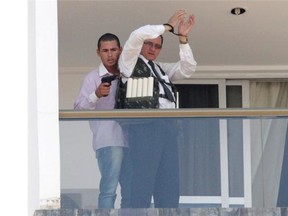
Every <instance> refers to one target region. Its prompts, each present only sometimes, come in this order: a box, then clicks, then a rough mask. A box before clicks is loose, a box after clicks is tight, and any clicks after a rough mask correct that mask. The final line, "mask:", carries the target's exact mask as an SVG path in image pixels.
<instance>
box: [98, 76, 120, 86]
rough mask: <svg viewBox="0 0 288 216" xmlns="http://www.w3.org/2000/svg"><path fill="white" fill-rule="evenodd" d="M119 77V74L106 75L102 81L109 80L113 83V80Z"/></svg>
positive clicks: (108, 81)
mask: <svg viewBox="0 0 288 216" xmlns="http://www.w3.org/2000/svg"><path fill="white" fill-rule="evenodd" d="M117 77H118V75H112V76H105V77H102V79H101V82H102V83H105V82H107V83H109V85H111V82H112V81H113V80H115V79H116V78H117Z"/></svg>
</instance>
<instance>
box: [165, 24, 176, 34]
mask: <svg viewBox="0 0 288 216" xmlns="http://www.w3.org/2000/svg"><path fill="white" fill-rule="evenodd" d="M163 25H164V27H165V29H166V30H167V31H169V32H174V27H173V26H172V25H171V24H169V23H165V24H163ZM167 27H168V28H167Z"/></svg>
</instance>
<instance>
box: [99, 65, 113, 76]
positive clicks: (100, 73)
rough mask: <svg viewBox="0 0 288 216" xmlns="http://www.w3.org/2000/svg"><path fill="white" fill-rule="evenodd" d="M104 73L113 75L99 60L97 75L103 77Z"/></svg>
mask: <svg viewBox="0 0 288 216" xmlns="http://www.w3.org/2000/svg"><path fill="white" fill-rule="evenodd" d="M105 75H113V74H111V73H109V72H108V70H107V69H106V67H105V66H104V64H103V63H102V62H101V63H100V65H99V76H100V77H103V76H105Z"/></svg>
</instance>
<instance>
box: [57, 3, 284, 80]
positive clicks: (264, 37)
mask: <svg viewBox="0 0 288 216" xmlns="http://www.w3.org/2000/svg"><path fill="white" fill-rule="evenodd" d="M234 7H243V8H245V9H246V10H247V11H246V13H245V14H243V15H240V16H235V15H232V14H231V13H230V11H231V9H232V8H234ZM177 9H185V10H186V11H187V13H191V14H194V15H195V16H196V24H195V27H194V28H193V30H192V32H191V33H190V35H189V41H190V45H191V46H192V49H193V52H194V55H195V59H196V61H197V63H198V71H197V74H198V77H201V74H202V75H203V74H204V76H206V77H207V76H210V75H211V76H212V77H213V76H214V77H217V74H222V76H225V74H226V76H228V75H227V74H230V77H235V78H237V77H243V75H245V76H247V77H249V74H250V75H251V74H252V75H251V77H252V78H253V77H254V78H255V77H256V78H257V76H258V77H260V78H261V77H264V78H265V77H270V76H274V77H276V78H287V77H288V75H287V74H288V12H287V10H288V0H285V1H284V0H282V1H280V0H270V1H268V0H249V1H244V0H242V1H236V0H222V1H220V0H211V1H206V0H198V1H196V0H190V1H189V0H186V1H167V0H161V1H149V0H148V1H143V0H142V1H139V0H134V1H96V0H94V1H82V0H81V1H80V0H78V1H70V0H58V21H59V32H58V34H59V66H60V68H84V67H85V68H89V67H95V66H96V65H98V63H99V59H98V57H97V55H96V52H95V50H96V44H97V40H98V38H99V36H101V35H102V34H103V33H106V32H112V33H115V34H117V35H118V36H119V38H120V40H121V43H122V45H124V43H125V41H126V39H127V38H128V36H129V34H130V33H131V31H133V30H134V29H136V28H138V27H139V26H142V25H145V24H162V23H166V22H167V21H168V19H169V18H170V16H171V15H172V14H173V12H174V11H175V10H177ZM177 59H178V38H177V36H174V35H173V34H171V33H165V34H164V48H163V50H162V52H161V54H160V57H159V60H161V61H166V62H173V61H176V60H177ZM197 74H196V75H197ZM239 74H240V75H239ZM219 77H221V75H219Z"/></svg>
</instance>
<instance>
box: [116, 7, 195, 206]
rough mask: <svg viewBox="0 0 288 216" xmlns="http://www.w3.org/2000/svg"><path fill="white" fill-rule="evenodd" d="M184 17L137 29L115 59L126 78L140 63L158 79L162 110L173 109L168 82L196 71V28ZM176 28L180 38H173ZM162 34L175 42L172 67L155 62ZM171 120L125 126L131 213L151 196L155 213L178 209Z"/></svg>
mask: <svg viewBox="0 0 288 216" xmlns="http://www.w3.org/2000/svg"><path fill="white" fill-rule="evenodd" d="M185 15H186V12H185V11H184V10H178V11H176V12H175V13H174V14H173V16H172V17H171V18H170V19H169V21H168V23H166V24H163V25H146V26H143V27H140V28H139V29H136V30H135V31H133V32H132V33H131V35H130V37H129V39H128V40H127V42H126V44H125V45H124V47H123V50H122V53H121V55H120V58H119V68H120V73H122V75H123V76H124V77H127V78H128V77H131V76H133V75H134V74H133V73H135V71H134V68H135V66H138V68H139V65H138V64H139V62H142V63H144V64H146V66H145V67H149V68H150V73H151V76H153V77H155V78H156V77H157V80H158V81H159V95H160V97H159V108H161V109H163V108H168V109H171V108H175V107H176V103H175V102H176V98H175V94H174V95H173V94H172V98H171V96H170V97H169V96H168V93H169V92H168V93H167V92H166V91H165V89H164V88H166V89H169V90H170V91H171V92H172V87H171V86H172V84H171V81H172V82H173V81H175V80H179V79H184V78H189V77H190V76H191V75H192V74H193V73H194V71H195V69H196V64H197V63H196V61H195V60H194V57H193V53H192V49H191V48H190V46H189V44H188V33H189V32H190V30H191V29H192V27H193V26H194V16H193V15H189V17H188V19H187V20H186V18H185ZM177 24H178V33H174V27H175V26H176V25H177ZM166 31H170V32H172V33H174V34H176V35H178V37H179V42H180V45H179V48H180V53H179V55H180V60H179V61H178V62H176V63H163V62H157V63H156V59H157V57H158V55H159V54H160V51H161V48H162V45H163V36H162V34H163V33H164V32H166ZM139 59H140V61H139ZM142 63H141V64H142ZM153 67H154V68H155V70H156V71H155V70H153ZM140 68H141V66H140ZM156 73H158V74H156ZM160 81H161V82H160ZM163 85H165V86H163ZM174 121H175V120H166V119H156V120H153V121H152V122H151V121H149V124H148V123H147V124H145V120H144V121H143V124H137V125H131V126H130V127H126V129H127V133H128V137H129V141H128V142H129V146H130V152H131V157H132V164H133V172H132V173H133V177H132V184H131V207H132V208H148V207H150V205H151V198H152V196H153V198H154V204H155V207H156V208H177V207H178V205H179V163H178V149H177V131H176V130H177V129H176V127H175V125H174V123H175V122H174Z"/></svg>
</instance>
